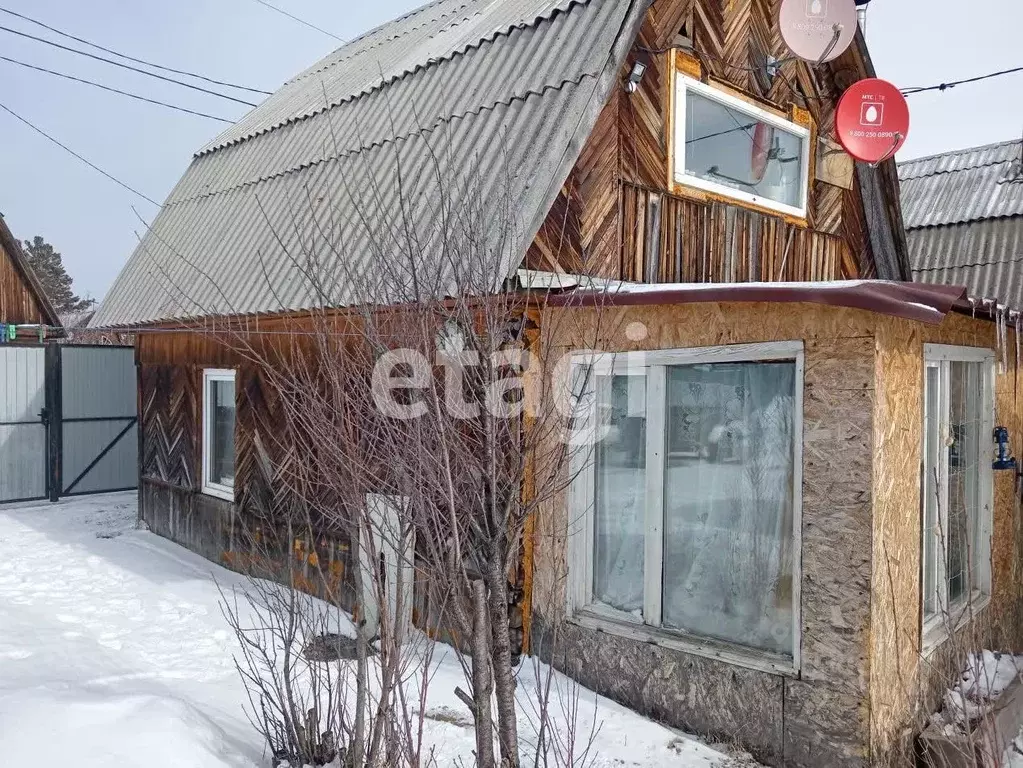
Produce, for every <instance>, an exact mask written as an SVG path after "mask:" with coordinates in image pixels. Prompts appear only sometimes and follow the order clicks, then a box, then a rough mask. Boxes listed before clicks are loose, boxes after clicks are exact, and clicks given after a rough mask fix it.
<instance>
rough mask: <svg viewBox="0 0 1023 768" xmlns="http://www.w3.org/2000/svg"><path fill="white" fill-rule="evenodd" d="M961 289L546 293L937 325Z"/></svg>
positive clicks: (807, 286)
mask: <svg viewBox="0 0 1023 768" xmlns="http://www.w3.org/2000/svg"><path fill="white" fill-rule="evenodd" d="M965 296H966V289H965V288H962V287H956V286H949V285H927V284H922V283H900V282H889V281H882V280H846V281H836V282H827V283H721V284H707V283H677V284H670V285H627V286H623V287H621V288H619V289H617V290H616V289H614V288H612V289H609V290H590V289H583V290H577V291H571V292H567V293H562V294H559V295H555V296H551V297H550V298H549V299H548V301H547V303H548V304H549V305H551V306H583V307H594V306H615V307H617V306H638V305H650V304H698V303H728V302H765V303H786V304H792V303H797V304H798V303H806V304H825V305H828V306H833V307H848V308H850V309H863V310H866V311H868V312H875V313H877V314H882V315H890V316H892V317H901V318H905V319H907V320H916V321H919V322H923V323H930V324H934V325H936V324H938V323H940V322H941V321H942V320H943V319H944V317H945V315H947V314H948V313H949V312H951V311H952V310H953V309H954V308H956V306H957V303H958V302H962V301H964V299H965Z"/></svg>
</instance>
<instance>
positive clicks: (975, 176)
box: [899, 140, 1023, 309]
mask: <svg viewBox="0 0 1023 768" xmlns="http://www.w3.org/2000/svg"><path fill="white" fill-rule="evenodd" d="M899 177H900V179H901V180H902V210H903V215H904V217H905V221H906V232H907V240H908V242H909V254H910V260H911V262H912V267H913V279H914V280H918V281H919V282H922V283H945V284H946V285H965V286H966V287H967V288H968V290H969V293H970V295H971V296H975V297H978V298H984V299H988V300H991V301H994V302H997V303H998V304H999V305H1001V306H1002V307H1012V308H1013V309H1018V308H1020V307H1023V271H1021V266H1020V265H1021V263H1023V142H1020V141H1019V140H1014V141H1004V142H1000V143H998V144H989V145H986V146H982V147H971V148H969V149H962V150H957V151H955V152H946V153H944V154H941V155H933V156H931V157H922V158H919V159H916V160H909V161H906V162H904V163H901V164H900V165H899Z"/></svg>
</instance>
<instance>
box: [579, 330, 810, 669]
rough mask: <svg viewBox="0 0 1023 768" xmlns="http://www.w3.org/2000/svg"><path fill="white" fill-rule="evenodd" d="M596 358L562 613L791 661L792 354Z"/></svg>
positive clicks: (711, 352)
mask: <svg viewBox="0 0 1023 768" xmlns="http://www.w3.org/2000/svg"><path fill="white" fill-rule="evenodd" d="M591 362H592V360H591ZM580 364H581V365H585V363H580ZM592 365H593V367H592V368H591V369H590V372H591V374H592V375H588V376H585V377H581V378H582V379H583V380H585V381H586V382H587V383H586V389H585V390H584V391H583V392H582V393H581V394H582V397H583V402H587V403H592V404H593V406H594V407H592V408H591V410H592V411H593V413H592V415H591V416H590V419H591V420H592V424H593V425H594V426H595V427H597V429H596V432H595V434H596V436H597V437H598V440H597V442H596V445H595V447H594V448H593V449H592V450H585V449H581V450H579V451H576V453H578V454H581V455H580V456H578V457H576V458H575V462H576V465H577V466H576V467H575V468H574V471H575V475H574V479H573V486H572V506H573V518H574V519H579V520H581V521H584V524H583V525H581V526H576V527H575V528H574V529H573V536H572V544H571V548H572V563H573V566H572V570H571V573H572V583H571V586H570V610H571V611H572V612H573V614H574V615H576V616H577V617H580V616H581V617H584V620H588V621H597V622H603V624H602V625H601V627H600V628H602V629H605V630H607V631H611V632H614V631H616V628H618V629H619V631H620V630H621V628H622V627H625V628H626V632H625V633H626V634H630V631H629V629H630V628H631V635H632V636H635V633H636V632H637V631H639V632H641V633H646V635H649V638H648V639H652V640H655V641H657V642H663V641H667V642H669V643H670V642H672V641H676V642H679V643H682V644H686V643H689V644H691V646H692V645H695V646H699V647H690V649H691V650H695V651H696V652H700V649H701V648H707V647H715V646H716V647H717V648H718V650H720V649H721V647H722V646H724V647H725V649H726V650H727V648H729V647H731V648H733V649H735V650H738V651H740V652H746V653H748V652H750V651H752V652H754V653H755V654H756V655H757V656H759V657H761V658H762V657H763V656H764V655H767V656H769V657H771V658H772V659H773V660H774V662H773V663H774V664H776V665H777V668H779V669H785V670H789V669H792V668H794V667H795V666H797V665H798V624H799V616H798V613H799V610H798V609H799V581H798V563H799V555H798V551H799V516H800V515H799V508H800V476H801V472H800V461H799V456H800V453H801V451H800V444H801V443H800V434H801V432H800V429H801V428H800V424H801V410H802V408H801V402H802V400H801V392H802V345H801V344H800V343H798V342H794V343H790V342H784V343H780V344H766V345H740V346H735V347H724V348H717V349H704V350H700V349H694V350H673V351H664V352H653V353H645V361H644V365H642V366H633V365H630V364H629V363H628V362H626V361H621V360H620V359H619V360H614V359H613V358H606V357H604V356H598V359H597V361H596V362H595V363H592ZM583 370H585V368H584V369H583Z"/></svg>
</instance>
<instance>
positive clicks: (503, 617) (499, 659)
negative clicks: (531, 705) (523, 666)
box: [487, 557, 519, 768]
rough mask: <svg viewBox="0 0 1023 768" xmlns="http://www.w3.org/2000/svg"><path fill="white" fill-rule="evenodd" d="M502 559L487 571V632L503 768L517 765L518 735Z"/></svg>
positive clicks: (505, 583) (493, 563)
mask: <svg viewBox="0 0 1023 768" xmlns="http://www.w3.org/2000/svg"><path fill="white" fill-rule="evenodd" d="M503 562H504V561H503V559H501V558H496V557H495V558H493V559H492V560H491V565H490V567H489V568H488V573H487V580H488V581H489V583H490V630H491V634H492V636H493V649H492V651H491V658H492V659H493V660H494V690H495V692H496V694H497V735H498V739H499V741H500V744H501V766H502V768H517V766H518V764H519V734H518V726H517V721H516V711H515V675H514V673H513V671H512V663H511V632H510V627H509V618H508V579H507V576H506V575H505V573H504V569H503V568H502V567H501V565H502V563H503Z"/></svg>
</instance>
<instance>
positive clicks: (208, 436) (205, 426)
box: [202, 368, 237, 501]
mask: <svg viewBox="0 0 1023 768" xmlns="http://www.w3.org/2000/svg"><path fill="white" fill-rule="evenodd" d="M216 381H230V382H231V383H232V384H235V386H236V390H235V402H236V403H237V377H236V375H235V371H234V370H233V369H231V368H207V369H205V370H204V371H203V372H202V492H203V493H204V494H206V495H208V496H216V497H217V498H220V499H226V500H227V501H234V486H233V485H223V484H222V483H215V482H213V481H212V480H210V475H211V474H212V472H211V469H212V467H211V466H210V465H211V462H212V461H213V451H212V445H211V444H210V441H211V440H212V438H213V432H212V430H211V429H210V419H211V418H212V416H213V411H212V408H211V405H212V403H211V398H210V393H211V392H212V390H213V387H212V386H211V385H212V384H213V382H216Z"/></svg>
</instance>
